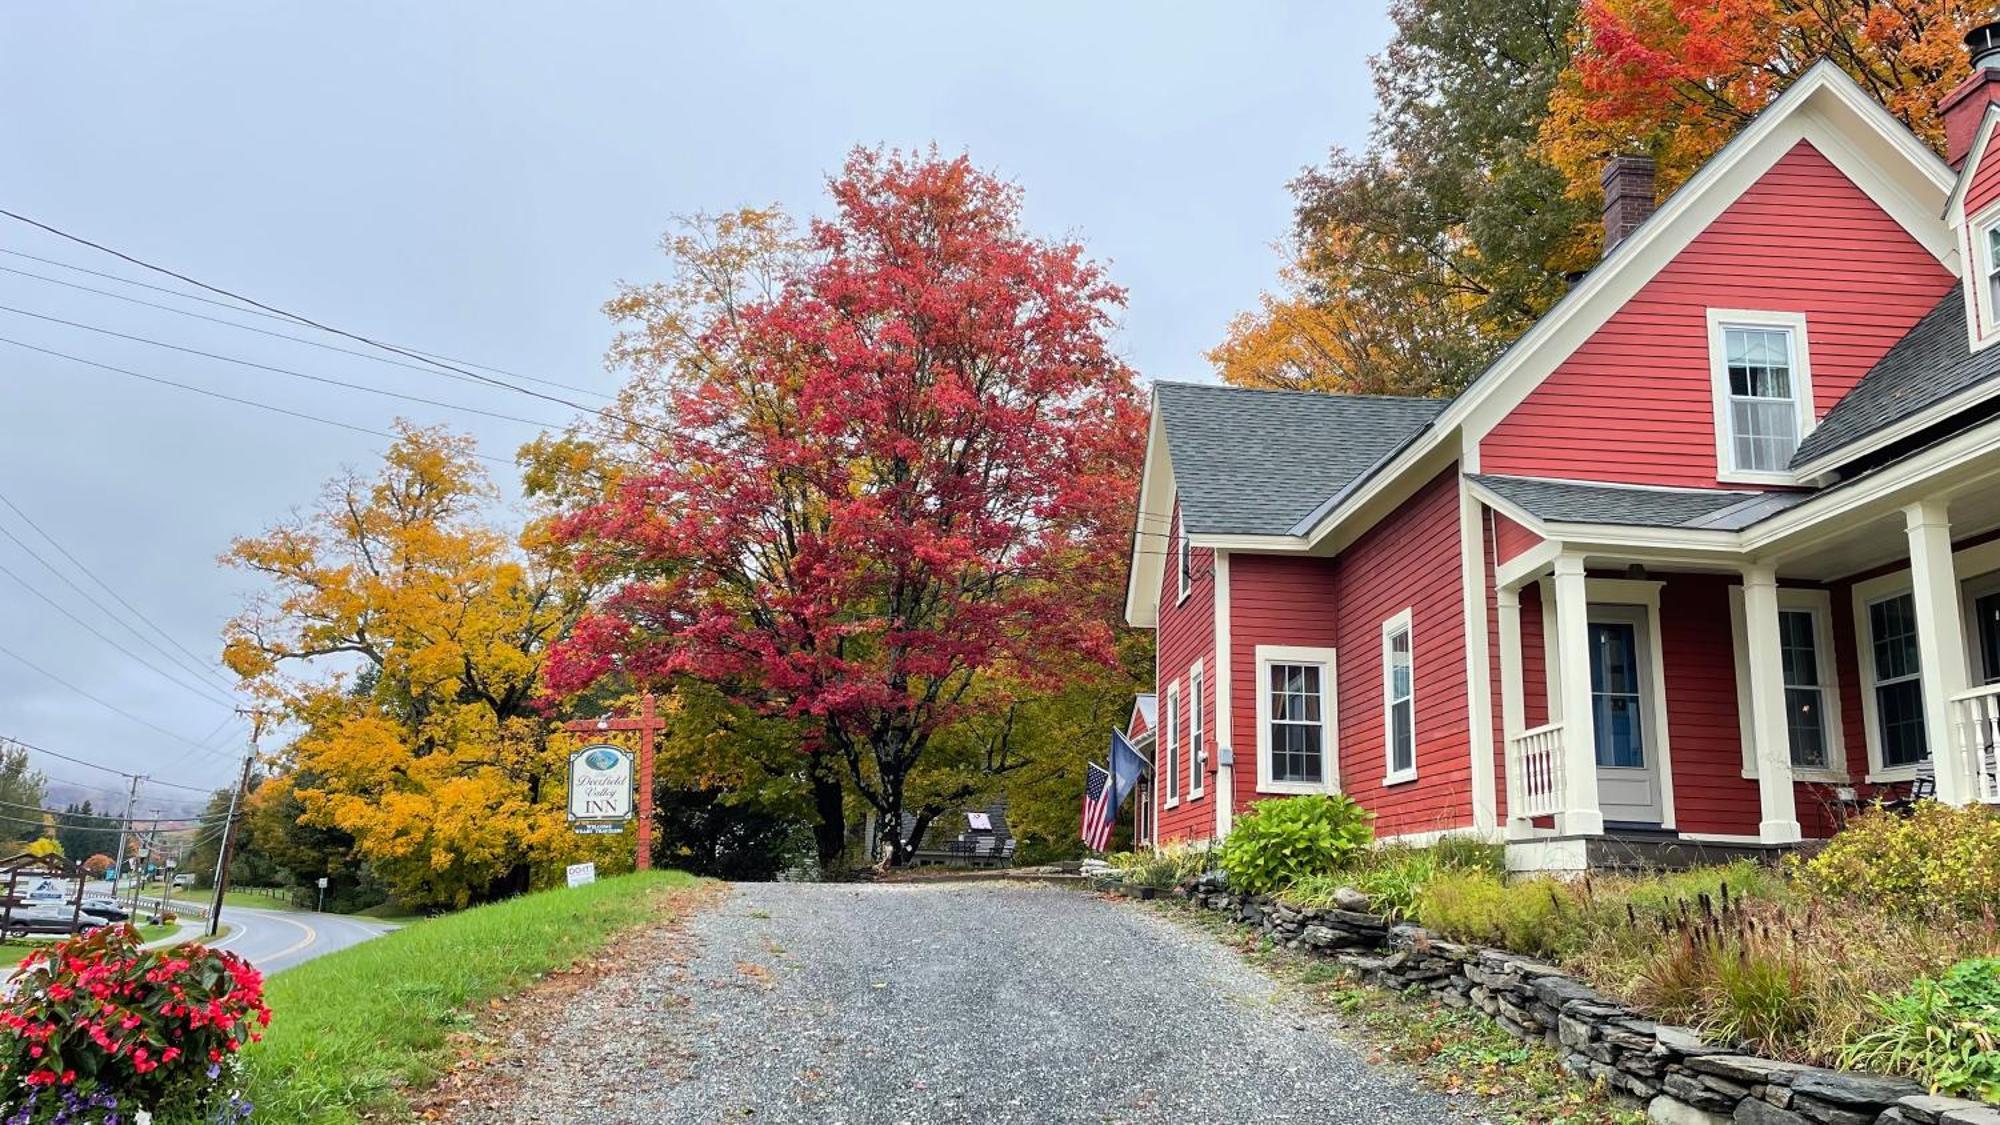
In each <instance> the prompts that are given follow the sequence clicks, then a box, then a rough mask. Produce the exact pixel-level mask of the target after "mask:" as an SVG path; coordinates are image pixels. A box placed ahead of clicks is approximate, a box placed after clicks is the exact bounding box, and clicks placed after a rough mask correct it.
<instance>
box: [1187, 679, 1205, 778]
mask: <svg viewBox="0 0 2000 1125" xmlns="http://www.w3.org/2000/svg"><path fill="white" fill-rule="evenodd" d="M1201 682H1202V674H1201V665H1200V664H1199V663H1197V664H1196V665H1195V666H1194V667H1192V668H1190V669H1188V798H1189V799H1190V800H1192V799H1193V798H1195V797H1199V796H1201V795H1202V792H1203V790H1205V789H1206V788H1207V786H1208V745H1207V743H1206V741H1205V740H1204V739H1203V737H1202V735H1203V734H1204V732H1205V731H1206V729H1207V724H1206V723H1204V722H1203V721H1202V713H1201Z"/></svg>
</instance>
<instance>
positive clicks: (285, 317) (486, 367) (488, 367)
mask: <svg viewBox="0 0 2000 1125" xmlns="http://www.w3.org/2000/svg"><path fill="white" fill-rule="evenodd" d="M0 254H6V255H8V256H10V257H14V258H25V259H26V260H28V261H31V262H40V263H42V264H43V265H48V266H56V267H58V268H60V269H66V270H75V271H76V272H77V273H83V274H89V275H90V276H92V277H101V278H103V279H105V280H106V281H115V282H118V283H119V284H120V285H132V286H137V287H138V288H140V289H150V290H152V291H153V292H155V293H165V294H167V295H169V296H173V297H179V298H181V299H183V300H188V301H200V302H201V303H202V304H205V305H213V306H215V307H216V308H219V309H228V310H229V311H230V312H235V313H242V314H244V315H246V316H257V317H263V318H264V319H266V320H275V321H279V322H280V323H284V324H298V323H299V320H298V318H297V317H294V316H291V315H289V314H282V313H274V312H266V311H265V310H263V309H260V308H245V307H243V306H242V305H239V304H236V303H234V302H231V301H218V300H215V299H214V298H212V297H204V296H202V295H201V294H199V293H188V292H184V291H182V290H179V289H174V288H171V287H169V286H165V285H154V284H151V283H150V282H145V281H139V280H137V279H136V278H130V277H124V276H121V275H119V274H115V273H105V272H104V271H103V270H94V269H90V268H89V267H87V266H79V265H76V264H75V263H73V262H65V261H62V260H61V259H58V258H44V257H42V256H40V255H38V254H30V253H28V252H26V251H24V250H11V249H8V248H7V247H4V246H0ZM0 268H5V267H0ZM7 272H8V273H13V274H19V275H20V276H22V277H31V278H35V279H37V280H40V281H46V282H48V283H49V284H51V285H62V286H67V287H69V288H71V289H80V290H82V291H84V292H86V293H99V294H102V295H104V296H106V297H112V298H115V299H117V300H121V301H132V302H135V303H138V304H143V305H146V306H148V307H149V308H156V309H160V310H162V311H165V312H172V313H180V314H182V315H185V316H195V315H198V314H196V313H194V312H192V311H191V310H188V309H177V308H174V307H173V306H171V305H160V304H154V303H152V302H150V301H140V300H139V299H138V298H136V297H131V296H126V295H124V294H119V293H114V292H111V291H110V290H107V289H98V288H95V287H93V286H89V285H79V284H77V283H75V282H70V281H61V280H58V279H56V278H53V277H43V276H42V275H41V274H36V273H30V272H28V271H26V270H15V269H8V270H7ZM201 319H203V320H207V319H210V318H208V317H201ZM216 323H218V324H229V323H232V322H230V321H226V320H218V321H216ZM238 327H248V326H247V325H239V326H238ZM283 338H284V339H288V340H289V339H298V338H297V337H292V336H286V337H283ZM309 342H310V341H306V340H300V343H309ZM317 346H320V347H326V346H329V345H325V344H320V345H317ZM396 346H397V347H400V348H402V349H403V350H405V351H409V352H412V353H415V354H416V355H418V356H420V357H422V358H423V359H425V360H426V361H436V360H445V361H447V362H450V363H456V364H460V365H462V366H465V367H476V368H478V369H479V370H481V371H491V372H493V373H494V374H496V375H506V376H509V377H510V378H514V379H520V380H523V381H524V382H529V383H539V384H541V385H542V386H545V387H556V388H559V389H561V390H565V391H575V392H576V393H578V394H585V395H590V396H591V397H592V398H601V399H605V400H607V401H609V400H611V399H613V398H615V397H616V396H615V395H609V394H606V393H604V392H603V391H599V390H592V389H591V388H589V387H579V386H576V385H575V384H573V383H564V382H561V381H559V380H556V379H545V378H542V377H541V376H539V375H527V374H523V373H522V372H519V371H511V370H509V369H507V368H505V367H495V366H494V365H492V364H490V363H479V362H477V361H475V360H470V359H465V358H462V357H460V356H453V355H446V354H444V353H443V352H436V351H431V350H429V349H425V348H418V347H414V346H412V345H408V344H400V345H396ZM337 350H344V349H337ZM350 354H353V355H361V354H363V353H361V352H353V353H350ZM383 362H394V361H391V360H384V361H383ZM396 366H398V367H404V366H408V365H407V364H400V363H399V364H396ZM421 370H433V371H435V370H436V367H435V364H434V363H433V366H432V367H429V368H421ZM438 373H440V374H442V372H441V371H440V372H438Z"/></svg>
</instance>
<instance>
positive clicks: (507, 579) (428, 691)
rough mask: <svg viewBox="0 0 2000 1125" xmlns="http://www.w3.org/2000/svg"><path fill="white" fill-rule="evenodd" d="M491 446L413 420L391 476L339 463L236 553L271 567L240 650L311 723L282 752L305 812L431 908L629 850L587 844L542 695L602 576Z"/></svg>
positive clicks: (232, 651) (234, 557)
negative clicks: (511, 504) (318, 492)
mask: <svg viewBox="0 0 2000 1125" xmlns="http://www.w3.org/2000/svg"><path fill="white" fill-rule="evenodd" d="M476 457H477V455H476V453H475V451H474V449H473V444H472V440H471V439H470V438H468V437H463V436H459V435H455V434H451V433H448V432H446V431H444V430H441V429H419V428H416V427H412V426H407V425H404V426H400V427H399V437H398V439H397V440H396V442H395V443H394V444H393V445H391V446H390V448H389V450H388V451H387V453H386V454H385V455H384V458H383V463H382V466H381V468H380V470H379V471H378V472H377V473H376V475H375V476H373V477H372V478H369V477H362V476H359V475H353V474H350V475H347V476H344V477H341V478H338V479H336V480H334V481H333V482H331V483H330V484H329V486H328V487H327V489H326V492H325V494H324V496H323V498H322V500H321V502H320V504H319V505H318V506H317V507H316V508H315V509H313V510H312V511H309V512H306V513H302V514H299V515H295V516H293V517H292V518H291V519H289V520H287V521H285V522H283V523H281V524H279V525H277V526H276V527H273V528H272V529H271V530H270V531H268V532H266V533H265V534H263V535H259V536H252V537H248V538H244V539H239V540H237V541H236V543H235V544H234V545H233V546H232V547H231V548H230V550H229V552H228V554H226V555H224V556H223V559H222V561H223V562H224V563H225V564H226V565H229V566H232V567H235V568H237V569H240V570H243V571H246V572H249V573H251V574H253V575H256V576H258V577H260V578H261V579H263V581H264V589H263V590H262V591H261V592H259V593H257V594H256V595H255V596H254V597H253V598H252V600H251V601H250V603H249V605H248V606H247V607H246V608H245V609H244V611H243V612H242V613H240V614H238V615H237V617H236V618H235V619H234V620H232V621H231V622H230V623H229V626H228V628H227V631H226V645H225V649H224V659H225V660H226V661H227V663H228V664H229V666H230V667H231V668H232V669H233V670H234V671H235V672H236V673H237V675H239V676H240V677H242V678H243V680H244V682H245V683H246V684H247V685H248V686H249V688H250V689H251V690H252V691H253V693H254V694H255V695H256V696H257V697H258V699H259V700H260V702H262V703H263V704H264V705H265V706H266V707H268V708H271V709H272V710H274V711H276V712H277V713H278V714H279V715H281V716H282V718H283V719H284V720H285V721H286V722H287V724H288V725H289V726H290V727H291V728H292V729H293V730H295V731H296V732H297V733H296V737H295V738H294V739H293V741H292V743H291V745H290V747H289V749H288V750H287V751H286V753H284V754H283V755H281V757H280V760H279V761H278V762H277V763H276V764H277V765H278V766H279V767H280V768H281V769H282V770H284V771H285V773H286V776H287V779H288V780H287V785H288V786H289V787H290V788H291V789H292V791H293V792H294V794H295V796H296V798H297V800H298V801H299V802H300V805H301V809H302V817H301V819H302V821H303V822H305V823H307V824H309V825H312V826H317V827H322V828H328V829H337V830H338V831H339V832H341V833H344V834H346V835H347V836H349V837H352V839H353V841H354V843H353V848H354V851H355V856H356V858H358V859H360V860H362V861H365V862H366V863H367V864H368V865H369V866H370V868H371V869H372V870H373V871H374V873H375V874H376V876H377V877H378V878H380V879H381V880H382V881H383V882H384V884H385V885H387V886H388V887H389V889H390V890H391V891H392V892H394V894H395V896H396V897H397V899H399V900H400V901H402V902H403V903H405V904H407V905H412V906H422V905H432V904H450V905H464V904H466V903H468V902H472V901H477V900H481V899H486V898H491V897H495V896H497V895H502V894H506V893H510V892H513V891H518V890H524V889H526V888H527V886H528V884H529V882H530V878H531V875H532V873H533V871H534V870H535V869H536V868H540V869H541V870H543V871H545V872H546V871H547V870H548V869H549V868H550V867H552V866H553V865H554V864H556V863H559V862H563V861H565V860H567V859H570V858H572V857H577V858H603V859H609V858H611V856H610V854H606V855H602V856H598V855H581V856H578V855H577V853H578V851H579V849H583V848H585V847H586V845H583V844H579V843H578V842H577V840H578V838H577V837H575V836H573V835H571V834H570V832H569V829H568V824H567V822H566V817H565V810H564V804H563V793H562V786H563V771H564V769H565V766H566V761H567V750H568V747H567V746H566V745H564V744H563V743H561V742H560V741H559V740H557V739H554V738H551V737H550V735H549V724H548V722H547V720H546V719H545V717H544V716H543V715H542V714H541V713H540V712H539V710H538V709H537V707H536V700H537V699H538V697H539V696H540V693H541V674H542V667H543V662H544V659H545V657H546V655H547V652H548V649H549V646H550V645H551V644H552V643H554V642H555V641H556V640H557V639H559V638H560V637H561V636H562V635H563V634H564V632H565V631H566V630H567V629H568V628H569V627H570V626H571V625H572V624H573V623H574V622H575V621H576V619H577V617H578V616H579V615H580V614H581V612H582V610H583V608H584V605H585V603H586V601H587V600H588V595H589V591H588V589H587V588H586V587H585V586H584V585H583V584H582V583H581V582H580V581H579V580H578V579H577V578H576V577H575V572H574V569H573V567H572V566H571V563H570V560H569V559H568V557H567V555H566V554H565V553H564V552H562V551H561V550H559V549H557V548H554V547H552V546H551V545H550V544H549V543H548V542H547V541H546V540H545V539H542V538H540V537H538V534H537V532H536V529H535V528H534V527H533V526H532V525H531V527H530V529H529V530H528V531H527V532H526V533H521V532H514V531H510V530H507V523H506V521H505V513H504V511H503V509H502V506H501V503H500V498H499V496H498V495H497V493H496V492H495V490H494V489H493V487H492V485H491V484H490V483H489V482H488V480H487V477H486V474H485V473H484V471H483V470H482V469H481V468H480V466H479V463H478V461H477V459H476ZM612 846H614V847H615V844H614V845H612Z"/></svg>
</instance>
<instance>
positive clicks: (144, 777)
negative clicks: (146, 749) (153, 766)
mask: <svg viewBox="0 0 2000 1125" xmlns="http://www.w3.org/2000/svg"><path fill="white" fill-rule="evenodd" d="M10 655H11V654H10ZM0 745H8V746H19V747H22V748H23V749H27V750H33V751H34V752H35V753H37V754H47V755H48V756H49V757H51V758H60V759H62V760H63V761H65V762H69V763H71V764H72V765H78V766H88V767H90V768H91V769H94V770H103V771H104V772H105V773H111V774H117V775H118V776H119V777H122V778H126V779H128V780H129V779H131V778H135V777H136V778H138V779H139V780H140V781H141V782H143V783H144V784H147V785H158V786H163V787H165V788H167V789H184V790H186V791H187V792H189V793H202V794H209V793H213V792H215V790H216V789H218V788H220V787H219V786H213V785H211V786H208V787H206V788H204V787H202V786H199V785H181V784H179V783H177V782H172V781H161V780H160V779H159V778H157V777H153V776H151V775H150V774H143V773H130V772H128V771H126V770H121V769H116V768H113V767H111V766H105V765H99V764H98V763H96V762H93V761H90V760H88V759H85V758H79V757H76V756H75V755H73V754H65V753H63V752H62V751H60V750H51V749H49V748H48V747H46V746H37V745H35V744H34V743H32V742H29V741H28V740H27V739H25V738H15V737H13V736H12V735H0Z"/></svg>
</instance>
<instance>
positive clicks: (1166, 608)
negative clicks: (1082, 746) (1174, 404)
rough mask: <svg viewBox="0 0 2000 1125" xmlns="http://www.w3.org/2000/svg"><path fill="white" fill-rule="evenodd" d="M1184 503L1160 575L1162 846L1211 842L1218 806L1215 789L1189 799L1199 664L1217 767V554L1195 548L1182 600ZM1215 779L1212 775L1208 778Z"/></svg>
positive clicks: (1158, 816) (1157, 775) (1157, 808)
mask: <svg viewBox="0 0 2000 1125" xmlns="http://www.w3.org/2000/svg"><path fill="white" fill-rule="evenodd" d="M1180 521H1181V513H1180V503H1179V501H1175V503H1174V515H1173V525H1172V526H1173V533H1174V534H1173V536H1172V537H1171V538H1170V539H1169V540H1168V542H1167V544H1166V545H1165V546H1164V547H1160V548H1147V549H1160V550H1165V551H1166V552H1167V560H1166V563H1167V565H1166V566H1165V567H1163V568H1161V570H1162V573H1161V575H1160V615H1159V627H1158V629H1157V631H1156V633H1155V639H1156V641H1157V645H1156V647H1155V649H1154V665H1153V685H1154V691H1155V692H1156V693H1157V695H1158V700H1157V705H1158V707H1159V715H1158V719H1157V722H1158V724H1159V725H1158V728H1157V729H1158V730H1159V739H1158V741H1157V742H1156V743H1155V745H1154V750H1153V782H1154V784H1153V803H1154V812H1155V820H1154V823H1155V824H1156V825H1158V826H1159V828H1158V831H1157V832H1156V833H1155V835H1156V837H1157V839H1158V840H1159V842H1160V843H1163V844H1166V843H1172V842H1173V841H1175V840H1206V839H1208V838H1209V837H1210V836H1213V835H1215V807H1214V803H1213V794H1214V787H1213V785H1204V786H1203V788H1204V790H1205V791H1206V793H1207V795H1205V796H1202V797H1198V798H1194V799H1192V800H1190V799H1189V798H1188V795H1187V794H1188V782H1189V776H1188V771H1189V769H1190V763H1189V760H1188V733H1189V732H1188V715H1189V707H1190V704H1189V702H1188V694H1187V692H1188V668H1189V667H1190V666H1192V665H1193V664H1194V662H1195V661H1197V660H1199V661H1201V663H1202V679H1203V681H1204V682H1203V685H1202V694H1203V696H1204V697H1205V698H1204V699H1203V700H1202V715H1203V716H1204V719H1205V721H1206V722H1207V725H1208V728H1209V729H1208V732H1207V741H1208V746H1209V751H1208V754H1209V772H1210V773H1211V774H1213V772H1214V768H1215V746H1216V738H1215V733H1214V725H1215V724H1214V720H1213V716H1214V715H1215V699H1214V688H1213V684H1214V679H1215V552H1213V551H1209V550H1206V549H1202V548H1196V549H1195V550H1193V551H1191V552H1190V556H1191V565H1192V567H1193V570H1194V582H1193V583H1192V584H1191V586H1190V588H1189V590H1188V596H1187V600H1186V601H1181V600H1180V574H1179V571H1178V560H1177V558H1176V557H1175V554H1174V551H1175V545H1176V544H1178V543H1179V542H1180V539H1179V535H1180V526H1181V523H1180ZM1176 683H1178V684H1179V685H1180V693H1179V694H1180V700H1179V703H1180V715H1179V716H1178V726H1177V727H1176V726H1174V725H1173V724H1170V723H1169V722H1168V719H1167V689H1168V687H1169V685H1172V684H1176ZM1169 729H1177V730H1178V731H1179V734H1180V741H1181V747H1180V754H1181V777H1180V789H1181V791H1180V794H1179V795H1180V798H1181V801H1180V804H1179V805H1177V806H1176V807H1174V808H1171V809H1170V808H1167V807H1166V801H1167V792H1166V783H1167V781H1166V779H1167V731H1168V730H1169ZM1208 780H1209V781H1211V782H1212V781H1213V777H1210V778H1209V779H1208Z"/></svg>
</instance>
